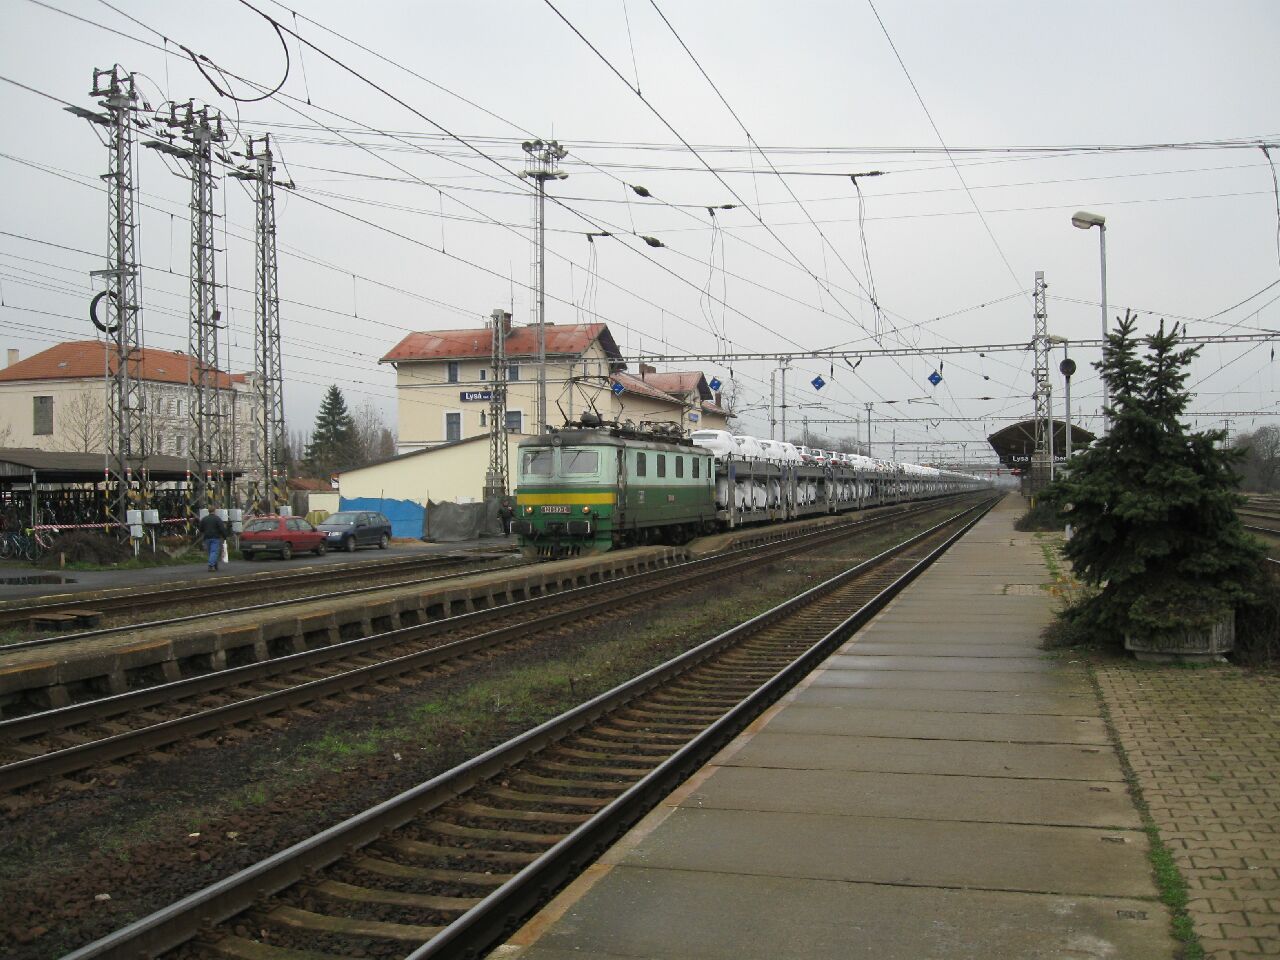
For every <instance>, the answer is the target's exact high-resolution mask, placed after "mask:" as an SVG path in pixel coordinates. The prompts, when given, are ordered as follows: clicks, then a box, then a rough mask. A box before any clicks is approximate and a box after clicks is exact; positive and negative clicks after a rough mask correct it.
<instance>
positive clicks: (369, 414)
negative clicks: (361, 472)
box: [351, 400, 395, 466]
mask: <svg viewBox="0 0 1280 960" xmlns="http://www.w3.org/2000/svg"><path fill="white" fill-rule="evenodd" d="M351 419H352V421H354V423H355V428H356V448H357V450H358V451H359V460H358V462H357V466H364V465H365V464H367V463H373V462H374V461H375V460H382V459H384V458H385V457H389V456H393V455H394V454H395V438H394V437H393V436H392V434H391V431H390V430H388V429H387V425H386V422H385V421H384V420H383V419H382V411H381V410H379V409H378V408H377V407H375V406H374V405H373V404H372V403H371V402H369V401H368V400H365V401H364V403H362V404H361V405H360V406H359V407H357V408H356V409H355V411H353V412H352V414H351Z"/></svg>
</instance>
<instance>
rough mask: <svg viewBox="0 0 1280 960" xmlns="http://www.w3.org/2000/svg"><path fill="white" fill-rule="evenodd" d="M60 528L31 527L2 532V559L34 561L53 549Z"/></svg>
mask: <svg viewBox="0 0 1280 960" xmlns="http://www.w3.org/2000/svg"><path fill="white" fill-rule="evenodd" d="M57 536H58V530H57V529H54V528H46V529H41V528H31V527H28V528H27V529H25V530H9V531H6V532H4V533H0V560H25V561H26V562H28V563H34V562H35V561H37V560H39V559H40V558H41V557H43V556H44V555H45V554H46V553H48V552H49V551H50V550H51V549H53V544H54V541H55V540H56V539H57Z"/></svg>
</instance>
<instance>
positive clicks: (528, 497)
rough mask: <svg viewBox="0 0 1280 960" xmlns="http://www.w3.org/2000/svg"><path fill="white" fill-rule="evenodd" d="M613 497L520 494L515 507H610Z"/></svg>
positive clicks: (567, 494) (578, 494)
mask: <svg viewBox="0 0 1280 960" xmlns="http://www.w3.org/2000/svg"><path fill="white" fill-rule="evenodd" d="M614 500H615V495H614V494H613V493H612V492H609V493H522V494H518V495H517V496H516V506H519V507H525V506H529V507H540V506H543V505H544V504H569V505H570V506H572V505H575V504H583V505H589V504H597V505H612V504H613V502H614Z"/></svg>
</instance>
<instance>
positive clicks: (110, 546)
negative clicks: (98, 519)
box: [40, 530, 133, 567]
mask: <svg viewBox="0 0 1280 960" xmlns="http://www.w3.org/2000/svg"><path fill="white" fill-rule="evenodd" d="M64 558H65V562H67V563H92V564H98V565H101V566H106V565H108V564H112V563H122V562H124V561H126V560H132V559H133V548H132V547H131V546H130V545H129V543H128V542H127V541H125V540H122V539H120V538H119V537H115V536H112V535H111V534H107V533H101V532H99V531H97V530H68V531H67V532H66V533H62V534H60V535H59V536H58V538H57V539H56V540H55V541H54V542H53V546H52V547H51V548H50V549H49V551H48V553H46V554H45V555H44V558H43V559H42V560H41V561H40V566H42V567H57V566H60V565H61V563H62V562H63V560H64Z"/></svg>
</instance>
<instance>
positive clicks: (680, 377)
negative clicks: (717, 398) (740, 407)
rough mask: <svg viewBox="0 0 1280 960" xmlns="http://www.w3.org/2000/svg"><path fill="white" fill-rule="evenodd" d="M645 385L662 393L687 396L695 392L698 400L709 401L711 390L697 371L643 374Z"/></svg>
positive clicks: (705, 379) (704, 378)
mask: <svg viewBox="0 0 1280 960" xmlns="http://www.w3.org/2000/svg"><path fill="white" fill-rule="evenodd" d="M642 376H643V378H644V381H645V383H648V384H651V385H653V386H655V387H657V388H658V389H659V390H661V391H663V392H664V393H671V394H676V395H681V396H687V395H688V394H690V393H693V392H694V391H697V394H698V398H699V399H701V400H710V399H711V398H712V393H711V388H710V387H709V386H707V378H706V377H704V376H703V375H702V374H701V373H699V372H698V371H697V370H672V371H669V372H667V373H645V374H643V375H642Z"/></svg>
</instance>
